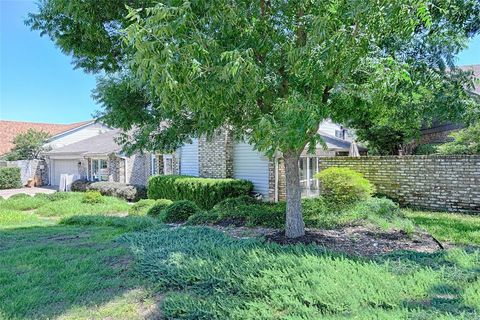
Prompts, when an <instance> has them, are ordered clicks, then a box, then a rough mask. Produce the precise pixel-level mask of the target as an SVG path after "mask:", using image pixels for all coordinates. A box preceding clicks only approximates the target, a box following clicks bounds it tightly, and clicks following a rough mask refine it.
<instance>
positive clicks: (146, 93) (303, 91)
mask: <svg viewBox="0 0 480 320" xmlns="http://www.w3.org/2000/svg"><path fill="white" fill-rule="evenodd" d="M69 2H70V3H74V4H75V5H71V6H66V5H65V0H63V1H61V0H50V1H47V2H46V4H44V5H43V6H41V7H40V13H39V14H37V15H31V18H30V21H29V23H30V24H31V25H32V27H33V28H37V29H40V30H42V31H44V32H46V33H48V34H49V35H50V36H51V37H52V39H53V40H55V41H56V43H57V44H58V45H59V46H60V47H61V48H62V50H64V51H65V52H72V53H73V55H74V57H75V58H76V62H77V63H76V65H77V66H79V67H84V68H86V69H87V70H95V69H96V68H100V69H102V68H103V70H104V71H107V74H106V76H105V77H103V78H102V79H100V80H99V83H98V87H97V89H96V92H95V94H94V96H95V98H96V99H97V100H98V101H99V102H100V103H101V104H102V105H103V107H104V109H103V111H102V112H101V113H100V115H101V116H102V118H103V120H104V121H106V122H107V123H108V124H110V125H113V126H115V127H119V128H121V129H124V130H125V131H126V132H127V131H128V135H126V134H125V135H124V137H123V138H124V143H125V145H126V147H127V148H128V149H130V150H133V149H138V148H141V149H151V150H152V149H153V150H166V149H170V150H171V149H174V148H176V147H178V146H179V145H181V144H182V143H183V142H185V141H187V140H188V139H189V138H190V137H193V136H199V135H202V134H206V135H207V136H208V135H212V134H213V133H214V132H215V130H217V129H218V128H228V129H229V130H232V132H233V133H234V134H235V135H236V136H237V137H246V139H247V140H248V142H250V143H251V144H252V145H253V146H254V147H255V148H256V149H258V150H260V151H262V152H264V153H266V154H267V155H269V156H272V155H273V154H274V153H276V152H281V153H282V154H283V157H284V159H285V166H286V178H287V179H286V180H287V213H286V215H287V219H286V236H287V237H298V236H302V235H303V234H304V223H303V219H302V214H301V202H300V183H299V173H298V171H299V170H298V159H299V156H300V154H301V152H302V151H303V150H304V149H305V148H310V147H313V146H315V145H316V144H317V142H319V141H320V139H321V137H320V136H319V134H318V133H317V131H318V126H319V124H320V123H321V121H322V120H323V119H326V118H332V119H333V120H340V121H342V122H346V121H352V123H353V122H354V121H356V120H358V119H362V117H363V116H365V117H366V118H367V119H368V120H369V121H377V120H382V121H385V122H386V121H387V120H389V121H390V120H391V118H392V116H393V115H395V113H396V112H398V113H408V110H403V109H402V108H403V107H404V106H405V105H408V103H407V102H408V101H409V100H412V98H415V96H414V94H416V95H417V97H416V99H417V100H420V99H421V98H420V97H418V94H419V93H418V90H416V89H415V88H419V87H420V88H422V87H423V86H432V85H434V84H435V83H436V82H438V77H435V74H438V75H442V74H445V72H444V70H445V65H446V64H448V65H450V66H453V65H452V63H451V62H452V57H453V56H454V55H455V53H456V52H458V50H459V49H460V48H461V47H462V46H464V44H465V43H466V40H467V39H468V38H469V37H471V36H473V35H474V34H476V32H477V30H478V25H479V19H478V18H479V14H478V13H479V12H480V10H479V4H478V2H477V1H474V0H456V1H454V2H455V4H456V5H455V6H452V5H451V2H452V0H439V1H434V2H433V3H431V2H427V1H414V0H399V1H386V0H380V1H375V2H373V1H372V2H365V1H360V0H357V1H355V0H354V1H344V0H333V1H328V2H327V1H311V0H310V1H268V0H259V1H245V0H229V1H226V0H210V1H206V0H205V1H201V0H199V1H193V2H187V1H173V0H172V1H163V2H159V3H158V4H156V5H154V6H152V7H148V3H147V4H145V5H142V4H140V3H139V1H131V3H132V4H130V3H128V4H129V5H130V7H129V10H128V15H126V17H127V18H125V17H124V16H122V15H117V14H118V12H117V11H116V10H105V12H102V13H101V14H100V12H96V13H92V12H88V15H92V14H94V15H95V14H99V15H100V16H102V17H106V18H104V19H103V20H101V19H97V18H92V17H87V21H89V20H88V19H94V20H95V22H99V21H97V20H101V21H100V22H101V23H98V24H97V25H96V27H92V28H93V29H95V30H96V32H91V31H92V30H90V27H85V28H83V29H82V30H85V31H86V32H87V34H86V35H85V34H83V35H82V36H83V37H86V38H87V40H88V41H87V43H90V42H91V41H90V40H91V39H96V37H95V36H96V35H97V34H101V37H99V39H103V38H105V37H106V38H109V37H110V35H111V34H112V35H114V36H115V41H114V42H115V43H117V42H116V41H117V40H118V39H120V37H121V39H123V41H124V46H123V47H122V46H115V48H117V47H119V48H121V49H120V50H119V52H121V57H120V58H118V59H116V62H117V63H116V65H115V68H112V69H115V71H116V72H114V73H112V72H108V69H107V68H106V67H102V61H101V60H99V59H97V57H104V56H109V53H108V50H107V49H105V50H103V49H102V50H99V49H97V48H95V47H94V46H89V45H88V44H83V43H82V41H81V40H71V39H70V38H69V37H65V34H69V31H70V30H71V29H72V28H71V27H72V26H73V27H75V26H78V25H83V23H82V22H81V21H78V20H80V19H79V18H78V17H77V16H76V13H78V14H79V15H80V16H82V15H83V13H79V12H78V10H80V9H79V8H81V7H86V6H88V5H87V4H85V3H86V2H84V1H69ZM126 2H127V1H126ZM126 2H124V3H126ZM87 3H88V2H87ZM51 8H55V10H52V9H51ZM89 9H91V8H89ZM107 9H109V8H107ZM119 10H120V9H119ZM52 12H53V13H52ZM59 19H60V20H61V22H62V23H63V24H61V23H58V20H59ZM107 22H108V24H109V25H110V26H115V28H114V30H115V32H112V31H111V30H110V32H109V30H106V29H105V27H104V25H105V24H106V23H107ZM87 24H88V22H87ZM73 36H74V35H73ZM452 38H453V40H454V41H452ZM109 39H110V38H109ZM92 43H96V42H95V41H93V42H92ZM82 50H87V53H88V54H82ZM78 57H80V58H78ZM85 66H86V67H85ZM92 66H94V67H92ZM433 66H435V68H436V69H435V70H433V69H434V67H433ZM425 70H426V71H429V72H427V73H426V75H424V76H422V72H423V71H425ZM428 76H431V77H428ZM402 90H403V91H402ZM387 102H388V103H387ZM398 102H402V103H398ZM387 107H392V108H393V110H390V109H387ZM417 111H419V112H421V111H422V109H421V108H419V109H417ZM417 118H418V117H417Z"/></svg>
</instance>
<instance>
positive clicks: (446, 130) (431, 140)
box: [415, 64, 480, 146]
mask: <svg viewBox="0 0 480 320" xmlns="http://www.w3.org/2000/svg"><path fill="white" fill-rule="evenodd" d="M460 68H461V69H462V70H464V71H471V72H472V73H473V77H474V78H475V79H476V80H477V81H476V82H475V85H474V88H473V90H472V92H471V94H472V95H473V96H475V97H477V98H478V100H479V102H480V64H477V65H468V66H461V67H460ZM464 127H465V125H464V124H462V123H452V122H441V121H433V123H432V124H431V125H430V126H428V127H427V126H425V127H423V128H421V130H420V137H419V138H418V140H417V141H416V143H415V145H417V146H418V145H423V144H441V143H445V142H447V141H449V140H450V138H449V135H450V133H452V132H454V131H457V130H460V129H462V128H464Z"/></svg>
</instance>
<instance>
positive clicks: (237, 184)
mask: <svg viewBox="0 0 480 320" xmlns="http://www.w3.org/2000/svg"><path fill="white" fill-rule="evenodd" d="M252 190H253V184H252V183H251V182H250V181H247V180H239V179H210V178H197V177H190V176H177V175H170V176H154V177H151V178H150V179H149V181H148V198H150V199H170V200H174V201H177V200H190V201H193V202H195V203H196V204H197V205H198V206H199V207H200V208H202V209H210V208H212V207H213V206H214V205H216V204H217V203H219V202H220V201H222V200H224V199H227V198H234V197H238V196H242V195H249V194H250V193H251V192H252Z"/></svg>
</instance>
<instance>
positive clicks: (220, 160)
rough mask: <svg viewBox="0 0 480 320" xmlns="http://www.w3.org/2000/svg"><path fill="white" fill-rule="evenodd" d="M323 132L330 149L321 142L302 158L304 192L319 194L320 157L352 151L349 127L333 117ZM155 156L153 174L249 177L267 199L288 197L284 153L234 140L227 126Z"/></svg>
mask: <svg viewBox="0 0 480 320" xmlns="http://www.w3.org/2000/svg"><path fill="white" fill-rule="evenodd" d="M319 134H320V135H321V136H322V138H323V140H324V141H325V143H326V146H327V149H326V150H325V149H323V147H322V146H320V145H319V146H317V148H316V150H315V152H314V153H313V154H309V153H307V152H306V151H305V152H303V153H302V155H301V158H300V162H299V166H300V180H301V185H302V193H303V196H312V195H318V192H319V185H318V181H317V180H316V179H314V175H315V173H317V172H318V160H319V158H320V157H330V156H345V155H348V151H349V149H350V146H351V141H349V139H348V138H349V137H348V135H347V132H346V129H345V128H343V127H341V126H340V125H338V124H335V123H333V122H332V121H330V120H327V121H325V122H323V123H322V124H321V125H320V129H319ZM359 149H360V150H359V151H360V153H361V154H366V151H367V150H366V149H365V148H363V147H359ZM152 159H154V160H153V162H152V165H151V167H152V173H153V174H180V175H191V176H197V177H209V178H237V179H246V180H250V181H252V182H253V184H254V192H256V193H259V194H261V195H262V197H263V199H264V200H267V201H278V200H282V199H285V166H284V162H283V159H282V157H281V156H280V155H277V156H276V157H275V158H274V159H268V158H266V157H265V156H264V155H263V154H262V153H261V152H259V151H257V150H254V149H253V147H252V146H251V145H249V144H248V143H246V142H244V141H234V140H233V138H232V137H231V135H230V134H229V133H228V132H227V131H226V130H219V131H218V132H217V134H216V135H215V136H214V137H212V138H211V139H210V140H208V139H207V138H206V137H200V138H195V139H192V142H191V143H188V144H184V145H183V146H182V147H181V148H179V149H178V150H177V151H176V152H175V153H174V154H171V155H156V156H154V158H152Z"/></svg>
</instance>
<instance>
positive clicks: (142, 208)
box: [128, 199, 155, 216]
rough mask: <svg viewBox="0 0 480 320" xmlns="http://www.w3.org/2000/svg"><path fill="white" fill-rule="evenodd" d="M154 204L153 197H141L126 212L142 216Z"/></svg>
mask: <svg viewBox="0 0 480 320" xmlns="http://www.w3.org/2000/svg"><path fill="white" fill-rule="evenodd" d="M154 204H155V200H153V199H142V200H139V201H137V202H135V203H134V204H133V205H132V206H131V207H130V209H128V214H129V215H131V216H144V215H146V214H147V212H148V210H150V208H151V207H153V205H154Z"/></svg>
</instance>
